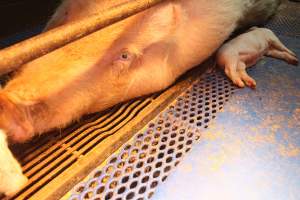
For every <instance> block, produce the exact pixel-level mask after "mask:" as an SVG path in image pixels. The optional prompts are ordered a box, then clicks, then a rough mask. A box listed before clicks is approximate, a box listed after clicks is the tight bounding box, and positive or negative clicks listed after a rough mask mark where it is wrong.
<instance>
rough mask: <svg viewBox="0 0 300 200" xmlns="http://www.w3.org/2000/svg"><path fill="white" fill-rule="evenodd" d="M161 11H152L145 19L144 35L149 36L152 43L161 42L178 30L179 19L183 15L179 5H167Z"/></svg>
mask: <svg viewBox="0 0 300 200" xmlns="http://www.w3.org/2000/svg"><path fill="white" fill-rule="evenodd" d="M160 9H161V10H160V11H159V12H153V11H152V12H153V13H151V14H150V15H149V16H148V17H147V18H146V19H145V20H144V29H143V32H144V33H145V34H144V35H145V36H146V37H147V36H148V37H149V38H148V39H149V41H151V42H152V43H156V42H159V41H161V40H164V39H165V38H169V37H170V36H171V34H172V33H173V32H174V31H175V30H177V29H176V26H177V25H178V23H179V22H178V19H179V18H180V16H179V15H181V10H180V8H179V7H178V6H174V5H171V4H170V5H167V6H165V7H162V8H160Z"/></svg>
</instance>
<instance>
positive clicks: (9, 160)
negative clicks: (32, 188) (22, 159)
mask: <svg viewBox="0 0 300 200" xmlns="http://www.w3.org/2000/svg"><path fill="white" fill-rule="evenodd" d="M0 163H1V165H0V193H3V194H5V195H6V196H11V195H13V194H15V193H16V192H18V191H19V190H20V189H21V188H22V187H23V186H24V185H25V184H26V183H27V182H28V179H27V178H26V177H25V176H24V175H23V173H22V169H21V166H20V164H19V163H18V161H17V160H16V159H15V158H14V156H13V154H12V153H11V151H10V150H9V148H8V145H7V138H6V134H5V132H4V131H2V130H1V129H0Z"/></svg>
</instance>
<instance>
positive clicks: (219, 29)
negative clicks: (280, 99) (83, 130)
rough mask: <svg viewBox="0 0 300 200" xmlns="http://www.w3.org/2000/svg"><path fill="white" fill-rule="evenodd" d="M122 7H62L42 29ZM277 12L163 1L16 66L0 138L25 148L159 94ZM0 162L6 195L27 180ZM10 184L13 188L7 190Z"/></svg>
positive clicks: (248, 3) (70, 0)
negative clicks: (87, 117)
mask: <svg viewBox="0 0 300 200" xmlns="http://www.w3.org/2000/svg"><path fill="white" fill-rule="evenodd" d="M126 1H128V0H119V1H112V0H89V1H87V0H65V1H64V2H63V3H62V5H61V6H60V7H59V8H58V10H57V12H56V13H55V14H54V16H53V18H52V19H51V20H50V22H49V23H48V25H47V28H46V29H50V28H54V27H56V26H59V25H62V24H65V23H69V22H71V21H75V20H78V19H80V18H83V17H86V16H88V15H91V14H94V13H98V12H101V10H102V9H106V8H109V7H111V6H115V5H117V4H119V3H124V2H126ZM278 5H279V0H210V1H207V0H174V1H166V2H163V3H161V4H160V5H157V6H155V7H153V8H151V9H149V10H147V11H144V12H142V13H139V14H137V15H135V16H132V17H130V18H128V19H126V20H123V21H121V22H118V23H116V24H114V25H111V26H109V27H107V28H105V29H102V30H100V31H97V32H95V33H93V34H91V35H89V36H87V37H85V38H82V39H80V40H78V41H75V42H73V43H71V44H69V45H66V46H64V47H62V48H61V49H58V50H56V51H53V52H52V53H50V54H47V55H45V56H43V57H41V58H38V59H36V60H34V61H32V62H30V63H28V64H26V65H23V66H21V68H20V69H19V70H18V71H17V72H16V74H15V76H14V77H13V78H12V80H10V81H9V83H8V84H7V85H6V86H5V88H3V89H2V90H1V91H0V107H1V113H0V128H1V129H2V132H1V134H6V135H7V137H8V140H9V141H10V142H24V141H26V140H29V139H30V138H32V137H34V136H35V135H37V134H40V133H43V132H46V131H49V130H51V129H54V128H62V127H64V126H66V125H67V124H69V123H70V122H72V121H74V120H77V119H79V118H80V117H81V116H82V115H84V114H88V113H92V112H96V111H100V110H103V109H106V108H109V107H111V106H113V105H115V104H117V103H119V102H123V101H126V100H128V99H131V98H134V97H138V96H141V95H145V94H149V93H152V92H156V91H159V90H162V89H164V88H166V87H168V86H169V85H171V84H172V83H173V82H174V81H175V80H176V79H177V78H178V77H179V76H180V75H182V74H183V73H184V72H186V71H187V70H189V69H191V68H192V67H193V66H195V65H197V64H199V63H201V62H203V61H204V60H205V59H207V58H208V57H209V56H210V55H212V54H213V53H214V51H215V50H216V49H217V48H218V47H220V46H221V44H222V43H223V42H224V41H225V40H226V39H227V38H228V37H229V36H230V34H231V33H232V32H233V31H234V30H236V29H238V28H242V27H245V26H249V25H254V24H259V23H262V22H263V21H265V20H266V19H267V18H268V17H270V16H271V15H272V14H273V13H274V12H275V10H276V8H277V7H278ZM3 142H4V143H5V142H6V139H5V138H4V141H3ZM5 147H6V146H5V145H3V148H2V149H0V153H1V151H2V152H5ZM2 159H4V160H6V161H7V162H6V163H5V166H0V175H2V177H3V178H2V179H1V180H0V192H3V193H5V194H12V193H14V192H16V191H18V189H20V187H21V186H22V185H23V183H24V180H26V178H25V177H24V176H23V175H22V173H21V169H20V166H19V165H18V164H17V165H16V162H17V161H16V160H15V159H14V158H13V156H12V155H11V154H10V153H6V154H3V157H2ZM16 166H17V167H16ZM8 169H11V170H13V172H14V173H11V172H9V171H8ZM16 177H19V178H16ZM10 179H14V181H15V184H13V185H11V186H10V187H9V188H8V187H7V185H5V183H6V182H9V180H10Z"/></svg>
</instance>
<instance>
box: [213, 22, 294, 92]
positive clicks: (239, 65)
mask: <svg viewBox="0 0 300 200" xmlns="http://www.w3.org/2000/svg"><path fill="white" fill-rule="evenodd" d="M263 56H270V57H274V58H279V59H282V60H284V61H286V62H287V63H289V64H293V65H297V64H298V59H297V57H296V54H295V53H293V52H292V51H290V50H289V49H288V48H286V47H285V46H284V45H283V44H282V43H281V42H280V40H279V39H278V38H277V37H276V36H275V34H274V33H273V32H272V31H271V30H269V29H267V28H257V27H253V28H251V29H250V30H249V31H248V32H246V33H244V34H241V35H239V36H238V37H236V38H234V39H232V40H230V41H229V42H226V43H225V44H224V45H223V46H222V47H221V48H220V49H219V50H218V51H217V57H216V60H217V65H218V66H219V67H221V68H222V69H224V70H225V73H226V75H227V76H228V77H229V78H230V79H231V80H232V82H233V83H234V84H235V85H237V86H239V87H242V88H243V87H245V85H247V86H248V87H251V88H255V87H256V82H255V80H254V79H253V78H252V77H250V76H249V75H248V74H247V72H246V68H247V67H251V66H253V65H255V64H256V63H257V62H258V61H259V60H260V59H261V58H262V57H263Z"/></svg>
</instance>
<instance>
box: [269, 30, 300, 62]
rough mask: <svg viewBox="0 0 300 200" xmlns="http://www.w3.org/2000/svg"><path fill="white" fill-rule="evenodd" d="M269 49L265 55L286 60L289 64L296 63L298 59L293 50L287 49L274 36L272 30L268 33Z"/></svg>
mask: <svg viewBox="0 0 300 200" xmlns="http://www.w3.org/2000/svg"><path fill="white" fill-rule="evenodd" d="M268 36H269V49H268V51H267V52H266V55H267V56H270V57H274V58H278V59H281V60H284V61H286V62H287V63H289V64H292V65H297V64H298V59H297V56H296V54H295V53H294V52H292V51H291V50H289V49H288V48H287V47H286V46H284V44H282V42H281V41H280V40H279V39H278V38H277V37H276V36H275V34H274V33H273V32H271V31H270V32H269V33H268Z"/></svg>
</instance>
